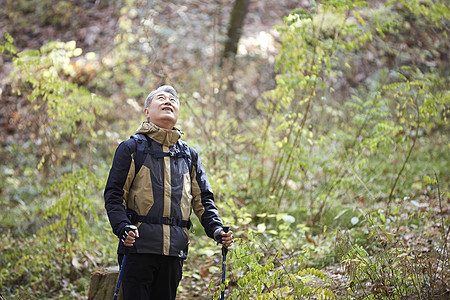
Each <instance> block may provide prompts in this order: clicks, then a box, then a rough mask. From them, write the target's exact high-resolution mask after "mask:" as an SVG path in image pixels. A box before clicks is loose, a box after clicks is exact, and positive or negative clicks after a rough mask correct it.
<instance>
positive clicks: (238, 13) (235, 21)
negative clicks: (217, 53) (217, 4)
mask: <svg viewBox="0 0 450 300" xmlns="http://www.w3.org/2000/svg"><path fill="white" fill-rule="evenodd" d="M249 3H250V0H236V1H235V2H234V6H233V10H232V11H231V17H230V23H229V24H228V33H227V37H228V39H227V41H226V43H225V47H224V50H223V53H222V56H221V58H220V65H219V66H220V67H222V66H224V65H226V64H227V63H228V62H230V61H231V60H233V59H234V57H235V56H236V53H237V47H238V44H239V39H240V38H241V33H242V27H243V25H244V20H245V16H246V15H247V12H248V5H249Z"/></svg>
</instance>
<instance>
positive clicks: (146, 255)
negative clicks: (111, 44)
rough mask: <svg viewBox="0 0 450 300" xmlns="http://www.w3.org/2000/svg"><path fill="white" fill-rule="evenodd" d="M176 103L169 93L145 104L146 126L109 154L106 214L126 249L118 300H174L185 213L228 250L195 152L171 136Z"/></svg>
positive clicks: (176, 133)
mask: <svg viewBox="0 0 450 300" xmlns="http://www.w3.org/2000/svg"><path fill="white" fill-rule="evenodd" d="M179 106H180V102H179V100H178V97H177V92H176V91H175V89H174V88H172V87H171V86H167V85H164V86H161V87H159V88H158V89H156V90H154V91H152V92H151V93H150V94H149V95H148V97H147V99H146V100H145V108H144V112H145V115H146V116H147V122H144V123H142V124H141V125H140V127H139V128H138V130H137V131H136V134H135V135H133V136H132V137H131V138H130V139H129V140H127V141H124V142H122V143H121V144H120V145H119V146H118V147H117V150H116V153H115V155H114V160H113V163H112V167H111V170H110V173H109V177H108V181H107V183H106V188H105V207H106V211H107V213H108V217H109V221H110V223H111V227H112V230H113V232H114V234H116V235H117V236H118V237H119V247H118V250H117V253H118V255H119V257H118V260H119V265H121V263H122V260H123V255H124V253H125V249H127V252H129V254H128V255H127V261H126V263H125V266H124V269H123V282H122V288H123V296H124V299H125V300H127V299H132V300H137V299H157V300H165V299H175V297H176V291H177V287H178V284H179V282H180V280H181V276H182V267H183V261H184V259H186V256H187V252H188V245H189V236H188V230H189V228H190V227H191V222H190V219H189V217H190V215H191V212H192V210H193V211H194V212H195V214H196V215H197V217H198V218H199V220H200V222H201V224H202V226H203V227H204V229H205V232H206V234H207V235H208V236H209V237H211V238H214V239H215V240H216V241H217V242H219V243H223V245H224V246H225V247H229V246H230V245H231V244H232V242H233V237H232V232H231V231H229V232H225V231H224V230H223V223H222V220H221V219H220V218H219V215H218V211H217V208H216V206H215V204H214V195H213V192H212V189H211V186H210V184H209V181H208V178H207V176H206V173H205V170H204V169H203V166H202V163H201V161H200V159H199V157H198V154H197V152H196V151H195V150H194V149H193V148H191V147H190V146H188V145H187V144H185V143H184V142H183V141H181V140H180V137H181V134H182V132H181V131H180V130H179V129H177V128H175V127H174V126H175V124H176V122H177V120H178V110H179Z"/></svg>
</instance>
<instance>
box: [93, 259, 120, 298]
mask: <svg viewBox="0 0 450 300" xmlns="http://www.w3.org/2000/svg"><path fill="white" fill-rule="evenodd" d="M118 277H119V267H118V266H115V267H109V268H98V269H96V270H94V271H93V272H92V273H91V279H90V282H89V296H88V299H89V300H111V299H112V298H113V296H114V291H115V290H116V284H117V278H118ZM117 299H123V297H122V288H121V289H120V292H119V297H118V298H117Z"/></svg>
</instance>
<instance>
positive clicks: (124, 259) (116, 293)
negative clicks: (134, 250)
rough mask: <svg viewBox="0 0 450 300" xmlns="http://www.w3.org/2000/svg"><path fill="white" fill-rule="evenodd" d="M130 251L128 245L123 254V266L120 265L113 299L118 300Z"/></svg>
mask: <svg viewBox="0 0 450 300" xmlns="http://www.w3.org/2000/svg"><path fill="white" fill-rule="evenodd" d="M128 251H129V249H128V248H127V247H125V254H124V255H123V259H122V266H121V267H120V272H119V279H117V285H116V290H115V292H114V297H113V300H117V296H119V289H120V284H121V283H122V275H123V269H124V268H125V264H126V263H127V256H128Z"/></svg>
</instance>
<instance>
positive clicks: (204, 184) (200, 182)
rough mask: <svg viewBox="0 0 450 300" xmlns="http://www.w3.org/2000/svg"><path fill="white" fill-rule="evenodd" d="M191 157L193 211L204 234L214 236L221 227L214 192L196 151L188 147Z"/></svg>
mask: <svg viewBox="0 0 450 300" xmlns="http://www.w3.org/2000/svg"><path fill="white" fill-rule="evenodd" d="M190 152H191V158H192V167H193V168H192V174H191V181H192V187H193V189H192V196H193V199H192V204H193V208H194V212H195V213H196V215H197V217H198V218H199V219H200V222H201V224H202V226H203V227H204V228H205V232H206V234H207V235H208V236H209V237H210V238H214V232H215V231H216V230H217V229H219V228H222V227H223V223H222V220H221V219H220V218H219V212H218V210H217V207H216V205H215V203H214V194H213V191H212V188H211V185H210V183H209V180H208V177H207V175H206V172H205V169H204V168H203V165H202V162H201V160H200V158H199V157H198V153H197V152H196V151H195V150H194V149H193V148H191V147H190Z"/></svg>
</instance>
